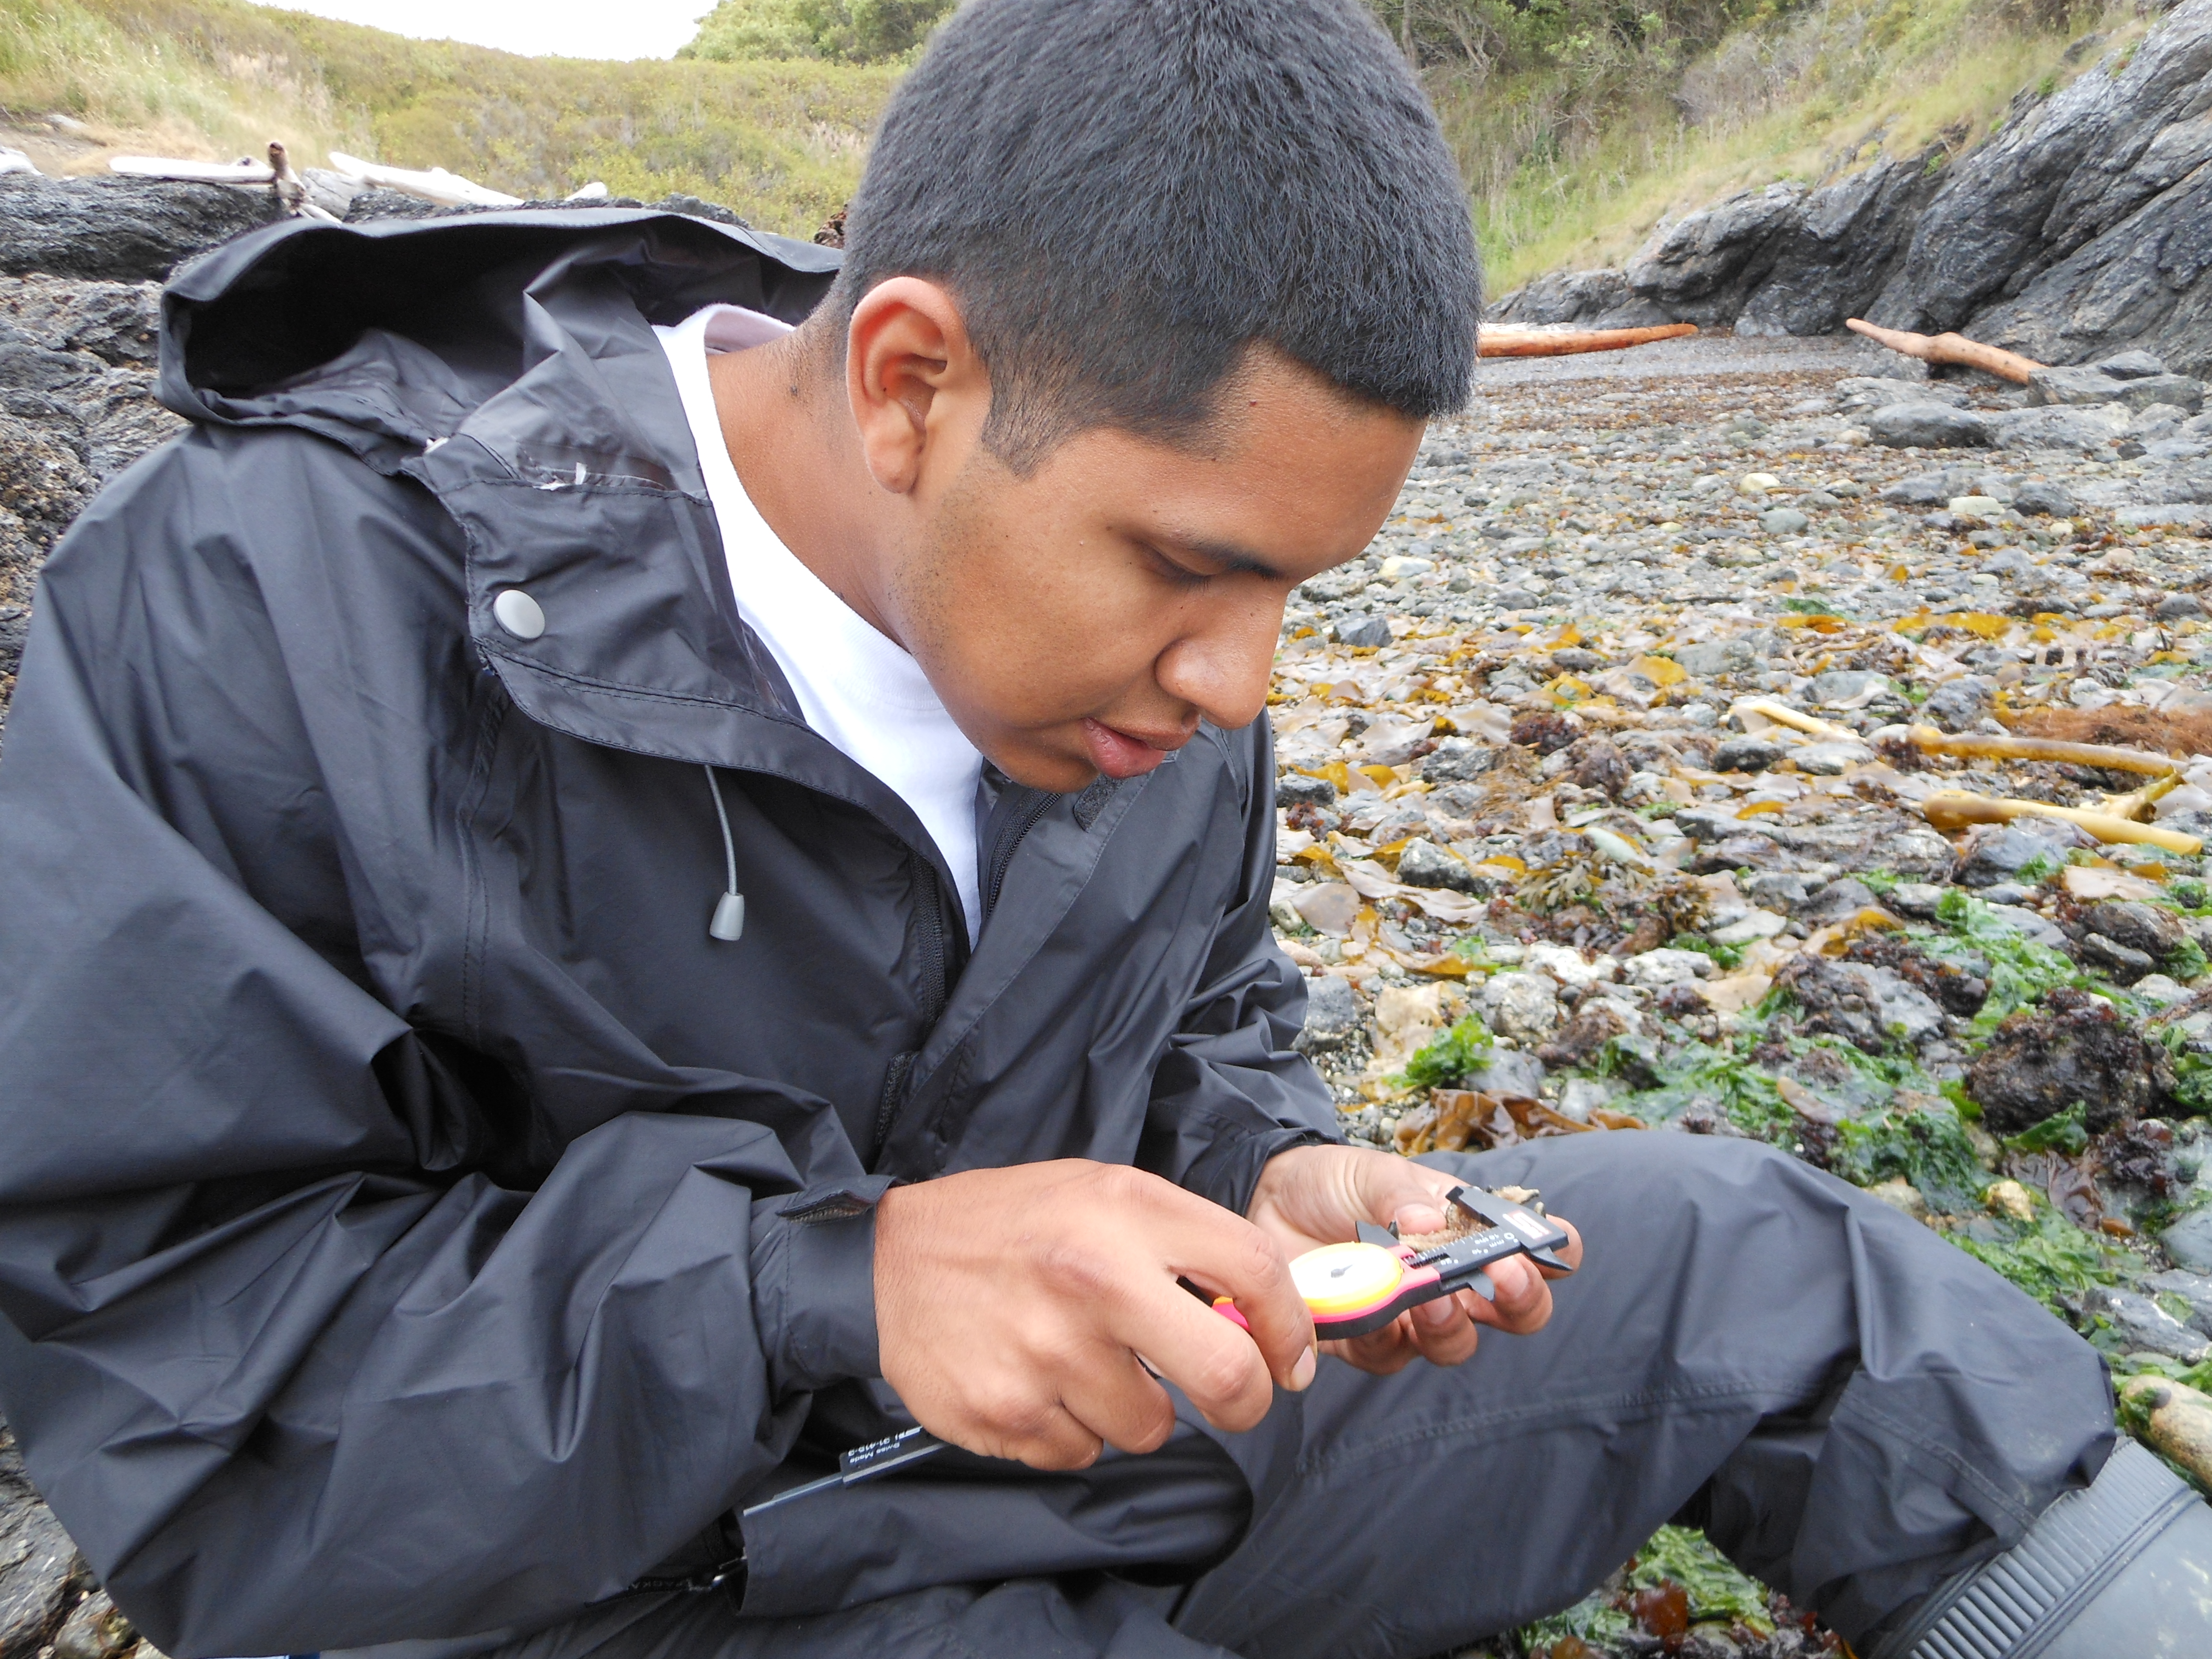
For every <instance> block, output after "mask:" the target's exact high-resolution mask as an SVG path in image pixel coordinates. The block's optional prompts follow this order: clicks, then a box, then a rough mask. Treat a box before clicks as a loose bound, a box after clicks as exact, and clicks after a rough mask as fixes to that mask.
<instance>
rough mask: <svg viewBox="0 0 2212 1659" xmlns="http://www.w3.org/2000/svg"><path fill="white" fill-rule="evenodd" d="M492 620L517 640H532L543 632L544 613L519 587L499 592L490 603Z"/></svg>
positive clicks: (536, 602)
mask: <svg viewBox="0 0 2212 1659" xmlns="http://www.w3.org/2000/svg"><path fill="white" fill-rule="evenodd" d="M491 615H492V620H493V621H494V622H496V623H498V624H499V625H500V626H501V628H504V629H506V630H507V632H508V633H510V634H512V635H514V637H515V638H517V639H518V640H534V639H536V638H537V637H538V635H540V634H543V633H544V631H545V612H544V609H543V608H542V607H541V606H540V605H538V601H537V600H535V599H532V598H531V597H530V595H529V594H527V593H526V592H523V591H522V590H521V589H520V588H519V587H509V588H506V589H503V590H501V593H500V595H499V597H498V598H497V599H494V600H493V601H492V602H491Z"/></svg>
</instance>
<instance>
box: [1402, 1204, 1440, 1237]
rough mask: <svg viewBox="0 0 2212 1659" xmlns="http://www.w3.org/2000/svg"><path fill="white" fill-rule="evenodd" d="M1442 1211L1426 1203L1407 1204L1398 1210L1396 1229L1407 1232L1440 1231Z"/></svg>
mask: <svg viewBox="0 0 2212 1659" xmlns="http://www.w3.org/2000/svg"><path fill="white" fill-rule="evenodd" d="M1443 1228H1444V1212H1443V1211H1442V1210H1439V1209H1437V1208H1435V1207H1433V1206H1430V1205H1427V1204H1408V1205H1406V1206H1403V1207H1402V1208H1401V1209H1400V1210H1399V1212H1398V1230H1399V1231H1401V1232H1407V1233H1440V1232H1442V1231H1443Z"/></svg>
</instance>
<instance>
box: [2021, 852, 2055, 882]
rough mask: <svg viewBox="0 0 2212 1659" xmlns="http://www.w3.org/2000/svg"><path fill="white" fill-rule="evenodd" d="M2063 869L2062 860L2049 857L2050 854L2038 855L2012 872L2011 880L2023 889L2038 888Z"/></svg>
mask: <svg viewBox="0 0 2212 1659" xmlns="http://www.w3.org/2000/svg"><path fill="white" fill-rule="evenodd" d="M2065 867H2066V866H2065V864H2064V863H2063V861H2062V860H2058V859H2055V858H2053V857H2051V854H2048V853H2038V854H2036V855H2035V856H2034V857H2033V858H2032V859H2030V860H2028V861H2027V863H2025V864H2023V865H2021V866H2020V868H2019V869H2017V870H2015V871H2014V872H2013V879H2014V880H2015V881H2016V882H2018V883H2019V884H2021V886H2023V887H2040V886H2042V885H2043V884H2044V883H2045V882H2046V881H2049V880H2050V879H2051V877H2053V876H2055V875H2057V873H2058V872H2060V871H2061V870H2063V869H2064V868H2065Z"/></svg>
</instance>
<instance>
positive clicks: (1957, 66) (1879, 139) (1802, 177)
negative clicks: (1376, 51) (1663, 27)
mask: <svg viewBox="0 0 2212 1659" xmlns="http://www.w3.org/2000/svg"><path fill="white" fill-rule="evenodd" d="M2144 27H2145V25H2144V24H2143V23H2142V22H2141V21H2137V20H2136V17H2135V15H2134V13H2133V10H2132V9H2131V8H2125V7H2119V6H2115V7H2114V8H2113V13H2112V16H2111V17H2109V18H2107V17H2106V16H2105V15H2101V14H2100V10H2099V9H2098V8H2097V7H2096V6H2095V5H2090V6H2086V7H2082V8H2078V9H2071V10H2069V9H2066V8H2064V7H2063V5H2051V6H2041V7H2036V6H2032V5H2026V4H2020V3H2008V0H1933V3H1922V0H1822V3H1814V4H1808V5H1800V6H1796V7H1794V8H1788V9H1782V8H1762V9H1761V13H1760V14H1758V15H1754V21H1752V22H1750V23H1748V24H1747V25H1746V26H1744V27H1739V28H1737V29H1735V30H1734V31H1732V32H1730V33H1728V34H1727V35H1726V36H1725V37H1723V39H1722V40H1721V41H1720V43H1719V45H1718V46H1717V47H1716V48H1715V49H1713V50H1711V51H1708V52H1703V53H1701V54H1699V55H1697V56H1695V57H1693V58H1689V59H1688V60H1687V61H1686V64H1685V65H1684V66H1683V67H1680V68H1679V69H1678V68H1676V67H1674V62H1673V61H1672V60H1671V59H1670V56H1669V54H1668V52H1667V50H1666V47H1667V46H1668V45H1669V44H1670V43H1668V42H1665V41H1662V42H1660V43H1658V45H1657V46H1647V48H1646V50H1645V51H1644V53H1643V54H1642V56H1641V58H1631V59H1630V60H1629V61H1627V62H1626V63H1625V64H1624V63H1622V62H1620V58H1621V53H1620V51H1619V47H1618V43H1617V42H1616V43H1608V44H1611V45H1612V46H1613V59H1614V60H1615V61H1614V63H1613V65H1612V66H1611V67H1610V68H1609V69H1608V68H1607V67H1606V66H1598V67H1595V68H1593V67H1591V66H1589V65H1586V64H1577V63H1573V62H1561V63H1555V64H1551V65H1547V66H1544V67H1540V68H1532V69H1527V70H1520V71H1518V72H1514V73H1505V74H1500V73H1497V72H1492V73H1490V74H1480V73H1476V72H1474V71H1471V70H1468V69H1465V68H1455V67H1448V66H1443V65H1440V66H1439V67H1437V68H1436V69H1434V70H1431V74H1430V84H1431V95H1432V97H1433V98H1434V99H1435V100H1436V103H1437V109H1438V112H1439V114H1440V115H1441V116H1442V118H1443V122H1444V127H1445V131H1446V134H1447V136H1448V137H1449V139H1450V141H1451V143H1452V145H1453V148H1454V149H1455V152H1456V153H1457V154H1458V155H1459V157H1460V161H1461V165H1462V170H1463V171H1464V172H1465V173H1466V175H1467V177H1468V181H1469V185H1470V187H1471V189H1472V191H1473V194H1474V205H1475V216H1476V226H1477V234H1478V236H1479V239H1480V243H1481V246H1482V251H1483V255H1484V259H1485V263H1486V268H1487V270H1488V272H1489V283H1490V289H1491V291H1492V293H1495V294H1504V293H1505V292H1507V291H1509V290H1510V289H1514V288H1517V287H1519V286H1520V285H1521V284H1522V283H1526V282H1527V281H1528V280H1529V279H1530V278H1531V277H1533V276H1541V275H1542V274H1543V273H1544V272H1546V271H1549V270H1561V269H1572V268H1583V267H1588V266H1593V265H1601V264H1620V263H1621V262H1623V261H1624V260H1625V259H1626V258H1627V257H1628V256H1629V255H1630V254H1632V252H1635V250H1636V249H1637V247H1638V246H1639V245H1640V244H1641V243H1642V242H1643V241H1644V239H1645V238H1646V237H1647V236H1649V235H1650V233H1651V232H1652V230H1653V229H1654V228H1656V227H1657V226H1658V225H1659V223H1660V222H1661V221H1662V219H1663V218H1667V217H1670V216H1679V215H1680V214H1681V213H1682V212H1684V211H1686V210H1690V209H1692V208H1695V207H1699V206H1702V205H1704V204H1706V203H1708V202H1711V201H1712V200H1714V199H1715V198H1717V197H1720V196H1723V195H1725V194H1728V193H1729V192H1731V191H1738V190H1745V189H1753V188H1756V187H1758V186H1760V185H1767V184H1771V183H1774V182H1777V181H1780V180H1796V181H1799V182H1802V183H1808V184H1817V183H1820V182H1824V181H1826V180H1829V179H1834V178H1837V177H1840V176H1842V175H1843V174H1844V173H1850V172H1852V171H1855V170H1857V168H1860V167H1865V166H1868V165H1870V164H1871V163H1872V162H1873V161H1875V159H1876V158H1877V157H1879V156H1881V155H1892V156H1900V157H1902V156H1911V155H1918V154H1921V153H1923V151H1926V150H1929V149H1931V148H1933V149H1936V150H1937V151H1938V152H1939V163H1938V164H1939V165H1940V156H1954V155H1958V154H1959V153H1960V152H1961V151H1962V150H1963V149H1966V148H1967V147H1969V146H1970V145H1972V143H1976V142H1978V141H1979V140H1980V139H1982V138H1984V137H1987V136H1988V135H1989V134H1990V132H1991V131H1995V129H1996V126H1997V125H1999V124H2000V123H2001V122H2002V118H2004V116H2005V114H2006V112H2007V111H2008V107H2009V106H2011V104H2012V101H2013V100H2014V98H2015V95H2016V94H2020V93H2021V92H2022V91H2023V90H2027V91H2028V92H2030V93H2032V94H2033V93H2042V94H2044V95H2048V92H2049V91H2053V90H2056V89H2057V88H2058V87H2059V86H2061V85H2063V83H2064V82H2065V81H2066V80H2068V79H2069V78H2070V76H2073V75H2075V74H2076V73H2079V72H2080V70H2082V69H2084V68H2087V67H2089V66H2090V65H2092V64H2094V63H2095V62H2096V61H2097V60H2098V58H2099V57H2100V52H2097V51H2091V52H2087V53H2086V54H2084V55H2082V56H2081V59H2080V61H2079V62H2077V63H2075V64H2069V63H2068V62H2067V61H2066V54H2067V50H2068V48H2069V46H2071V45H2072V44H2073V43H2074V42H2075V41H2076V40H2080V39H2081V37H2082V36H2084V35H2086V34H2087V33H2091V32H2092V31H2101V32H2103V33H2105V34H2106V36H2107V39H2108V40H2109V42H2110V43H2111V44H2112V45H2114V46H2122V47H2123V48H2124V45H2125V44H2126V43H2127V42H2128V41H2130V40H2132V39H2135V38H2138V37H2139V36H2140V35H2141V33H2142V31H2143V29H2144ZM1674 44H1675V46H1676V50H1677V52H1679V43H1674ZM2106 49H2110V48H2109V47H2107V48H2106Z"/></svg>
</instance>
